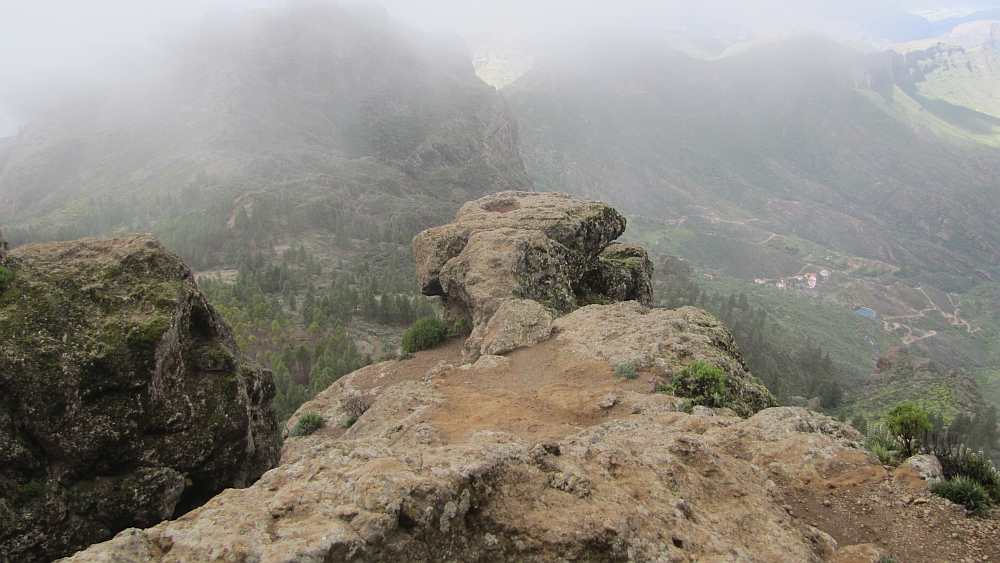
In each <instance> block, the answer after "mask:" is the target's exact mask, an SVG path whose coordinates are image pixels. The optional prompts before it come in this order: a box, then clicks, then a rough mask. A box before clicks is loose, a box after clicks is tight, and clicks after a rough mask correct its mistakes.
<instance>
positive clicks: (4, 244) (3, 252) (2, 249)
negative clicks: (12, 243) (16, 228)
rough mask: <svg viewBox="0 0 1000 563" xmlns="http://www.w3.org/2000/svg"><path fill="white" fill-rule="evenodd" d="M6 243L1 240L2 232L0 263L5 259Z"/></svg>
mask: <svg viewBox="0 0 1000 563" xmlns="http://www.w3.org/2000/svg"><path fill="white" fill-rule="evenodd" d="M7 249H8V246H7V241H5V240H4V239H3V232H0V263H2V262H3V259H4V258H6V257H7Z"/></svg>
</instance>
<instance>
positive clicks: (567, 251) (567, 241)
mask: <svg viewBox="0 0 1000 563" xmlns="http://www.w3.org/2000/svg"><path fill="white" fill-rule="evenodd" d="M624 230H625V218H624V217H622V216H621V214H619V213H618V212H617V211H615V210H614V209H613V208H611V207H610V206H608V205H606V204H603V203H597V202H591V201H584V200H577V199H573V198H571V197H569V196H568V195H565V194H549V193H528V192H513V191H508V192H501V193H497V194H493V195H491V196H487V197H484V198H482V199H479V200H476V201H472V202H469V203H467V204H465V205H464V206H463V207H462V209H461V210H459V212H458V214H457V215H456V216H455V221H454V222H453V223H450V224H448V225H443V226H441V227H435V228H433V229H428V230H426V231H424V232H422V233H420V234H418V235H417V236H416V237H414V239H413V252H414V256H415V258H416V262H417V277H418V279H419V281H420V286H421V289H422V291H423V292H424V293H425V294H427V295H442V296H444V300H445V311H446V315H447V316H448V317H449V318H450V319H456V318H461V317H464V318H469V319H471V320H472V324H473V327H474V330H473V333H472V336H470V338H469V340H468V342H467V348H468V349H469V350H470V351H472V352H474V353H478V352H479V351H480V347H481V345H482V338H483V336H484V334H485V324H486V323H487V322H489V320H490V319H491V318H492V317H493V315H494V314H495V313H496V312H497V310H498V309H499V307H500V305H501V304H502V303H503V302H504V301H507V300H511V299H531V300H533V301H537V302H538V303H540V304H541V305H542V306H544V307H546V308H548V309H550V310H551V311H552V312H553V313H566V312H569V311H572V310H573V309H575V308H576V307H578V306H580V305H581V304H586V303H593V302H598V303H609V302H617V301H627V300H633V299H634V300H639V301H640V302H642V303H643V304H646V305H649V304H650V301H651V299H652V290H651V285H650V277H651V275H652V263H651V262H650V261H649V259H648V258H647V256H646V251H645V250H643V249H642V248H640V247H638V246H634V245H622V244H614V245H613V244H612V242H613V241H614V240H615V239H616V238H618V237H619V236H620V235H621V234H622V232H624Z"/></svg>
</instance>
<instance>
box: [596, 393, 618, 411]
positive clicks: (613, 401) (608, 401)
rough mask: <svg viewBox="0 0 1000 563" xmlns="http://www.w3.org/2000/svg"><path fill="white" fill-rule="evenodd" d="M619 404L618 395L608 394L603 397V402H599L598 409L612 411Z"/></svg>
mask: <svg viewBox="0 0 1000 563" xmlns="http://www.w3.org/2000/svg"><path fill="white" fill-rule="evenodd" d="M617 404H618V395H614V394H611V393H609V394H607V395H605V396H603V397H601V400H600V401H598V402H597V406H598V408H602V409H610V408H611V407H613V406H615V405H617Z"/></svg>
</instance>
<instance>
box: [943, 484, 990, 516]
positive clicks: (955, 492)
mask: <svg viewBox="0 0 1000 563" xmlns="http://www.w3.org/2000/svg"><path fill="white" fill-rule="evenodd" d="M931 492H932V493H934V494H936V495H938V496H942V497H944V498H946V499H948V500H950V501H951V502H953V503H955V504H960V505H962V506H964V507H965V509H966V510H969V511H971V512H980V513H981V512H986V511H987V510H989V508H990V504H991V503H990V496H989V494H988V493H987V492H986V489H985V488H984V487H983V486H982V485H980V484H979V483H977V482H976V481H974V480H972V479H969V478H968V477H956V478H954V479H951V480H948V481H941V482H940V483H935V484H933V485H931Z"/></svg>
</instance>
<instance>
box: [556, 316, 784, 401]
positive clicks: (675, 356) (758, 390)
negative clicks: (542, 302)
mask: <svg viewBox="0 0 1000 563" xmlns="http://www.w3.org/2000/svg"><path fill="white" fill-rule="evenodd" d="M555 330H556V331H557V332H558V337H557V339H558V340H559V341H560V342H564V343H566V344H567V345H568V346H570V347H571V348H572V349H573V350H575V351H577V352H578V353H580V354H584V355H590V356H592V357H594V358H595V359H600V360H603V361H606V362H608V363H609V364H611V365H612V366H617V365H621V364H626V363H631V364H634V365H635V366H636V367H638V368H650V369H651V370H652V371H653V372H654V374H655V375H656V376H659V377H660V378H661V379H664V380H667V381H669V380H670V379H671V378H672V377H673V376H675V375H677V374H678V373H680V371H681V370H682V369H683V368H684V367H685V366H686V365H688V364H690V363H691V362H704V363H707V364H710V365H713V366H715V367H718V368H720V369H722V371H723V373H724V374H725V377H726V397H725V403H726V406H727V407H728V408H731V409H733V411H735V412H736V414H738V415H740V416H744V417H747V416H751V415H753V414H754V413H756V412H758V411H760V410H762V409H765V408H768V407H776V406H778V402H777V400H776V399H775V398H774V396H773V395H771V393H770V391H768V390H767V388H766V387H764V384H763V383H762V382H761V381H760V380H759V379H757V378H756V377H754V376H753V375H751V374H750V371H749V370H748V369H747V366H746V363H744V361H743V357H742V356H740V352H739V348H738V347H737V346H736V342H735V341H734V340H733V335H732V334H730V332H729V330H728V329H726V327H725V326H723V324H722V323H721V322H719V320H718V319H716V318H715V317H713V316H712V315H710V314H708V313H706V312H705V311H702V310H701V309H696V308H694V307H682V308H680V309H677V310H674V311H668V310H665V309H648V308H646V307H644V306H642V305H641V304H639V303H637V302H635V301H629V302H627V303H618V304H616V305H591V306H589V307H584V308H582V309H578V310H577V311H574V312H573V313H570V314H569V315H566V316H565V317H561V318H559V319H557V320H556V322H555Z"/></svg>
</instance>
